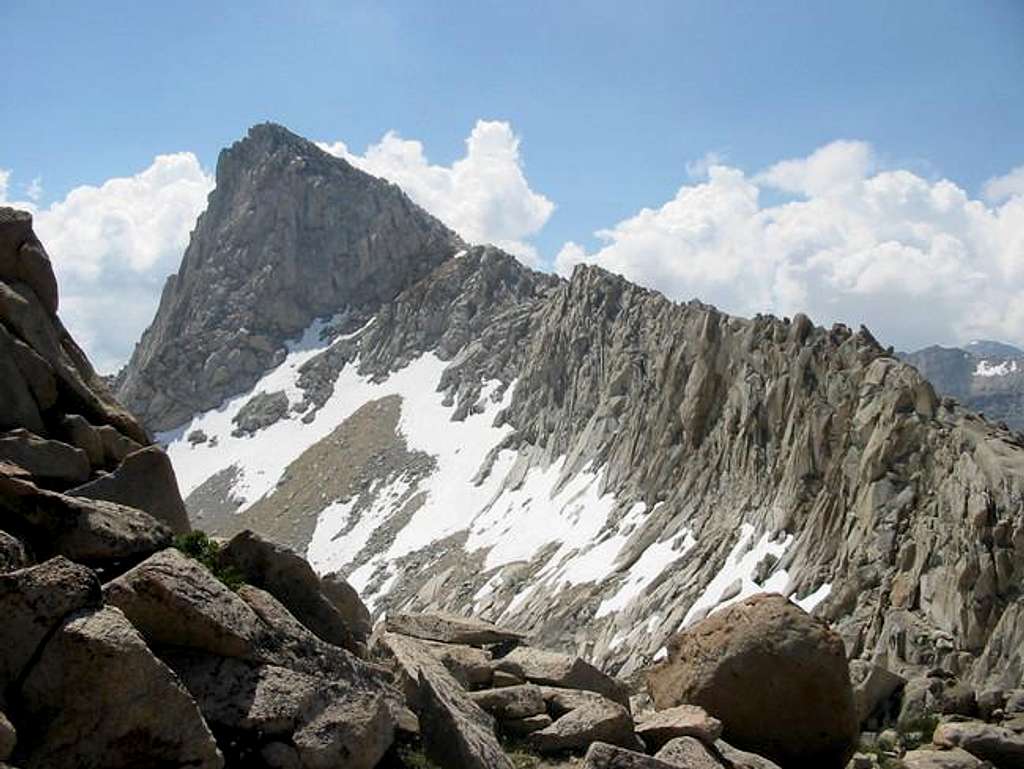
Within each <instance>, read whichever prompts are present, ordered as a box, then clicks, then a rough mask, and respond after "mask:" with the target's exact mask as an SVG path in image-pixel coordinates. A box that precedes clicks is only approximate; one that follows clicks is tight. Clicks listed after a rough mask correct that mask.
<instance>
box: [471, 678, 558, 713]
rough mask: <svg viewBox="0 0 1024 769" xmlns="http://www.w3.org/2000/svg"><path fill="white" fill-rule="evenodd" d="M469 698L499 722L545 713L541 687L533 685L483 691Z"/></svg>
mask: <svg viewBox="0 0 1024 769" xmlns="http://www.w3.org/2000/svg"><path fill="white" fill-rule="evenodd" d="M469 697H470V699H471V700H473V702H475V703H476V704H477V705H479V706H480V707H481V708H483V709H484V710H486V711H487V712H488V713H490V714H491V715H492V716H494V717H495V718H497V719H498V720H499V721H506V720H509V719H519V718H528V717H530V716H537V715H540V714H541V713H543V712H544V697H543V696H542V694H541V691H540V687H538V686H534V685H533V684H523V685H522V686H506V687H503V688H501V689H483V690H481V691H478V692H470V693H469Z"/></svg>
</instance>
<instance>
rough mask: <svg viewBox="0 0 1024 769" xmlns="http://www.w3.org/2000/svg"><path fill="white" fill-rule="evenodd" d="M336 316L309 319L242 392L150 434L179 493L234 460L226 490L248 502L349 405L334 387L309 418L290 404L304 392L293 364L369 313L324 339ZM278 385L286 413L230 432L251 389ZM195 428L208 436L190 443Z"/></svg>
mask: <svg viewBox="0 0 1024 769" xmlns="http://www.w3.org/2000/svg"><path fill="white" fill-rule="evenodd" d="M336 320H337V319H336V318H332V319H330V320H317V321H314V322H313V323H312V324H311V325H310V326H309V328H307V329H306V331H305V332H304V333H303V334H302V336H301V337H300V338H299V339H298V340H296V341H293V342H289V343H287V355H286V357H285V359H284V361H282V363H281V365H279V366H278V367H277V368H275V369H272V370H271V371H269V372H267V373H266V374H265V375H264V376H263V377H262V378H261V379H260V380H259V381H258V382H257V383H256V384H255V385H254V386H253V387H252V389H251V390H249V391H248V392H246V393H243V394H241V395H238V396H236V397H234V398H231V399H229V400H228V401H226V402H225V403H224V404H223V405H221V406H220V407H219V408H216V409H211V410H210V411H206V412H203V413H201V414H198V415H196V416H195V417H193V419H192V420H191V421H190V422H188V423H187V424H185V425H183V426H181V427H179V428H177V429H175V430H171V431H168V432H164V433H158V434H157V435H156V440H157V442H158V443H161V444H163V445H165V446H166V447H167V454H168V455H169V456H170V458H171V462H172V463H173V465H174V472H175V475H177V478H178V487H179V488H180V489H181V495H182V496H183V497H187V496H188V495H189V494H191V493H192V492H193V491H194V490H195V489H196V487H197V486H199V485H200V484H202V483H203V481H205V480H206V479H207V478H209V477H210V476H211V475H213V474H214V473H216V472H218V471H220V470H223V469H226V468H229V467H232V466H234V467H236V468H237V469H238V475H237V477H236V480H235V483H234V485H233V486H232V488H231V496H232V497H233V498H235V499H236V500H237V501H239V502H240V504H241V507H240V509H244V508H246V507H248V506H249V505H251V504H252V503H253V502H255V501H256V500H258V499H260V498H261V497H263V496H264V495H266V494H267V493H269V492H270V491H272V490H273V489H274V486H275V485H276V484H277V482H278V481H279V480H280V478H281V475H282V474H283V473H284V470H285V468H286V467H287V466H288V465H289V464H290V463H291V462H292V460H294V459H295V458H296V457H298V456H299V454H301V453H302V452H303V451H305V450H306V449H308V448H309V447H310V446H312V445H313V444H315V443H316V442H317V441H319V440H321V439H323V438H324V437H326V436H327V435H328V434H329V433H330V432H331V431H332V430H333V429H334V427H335V426H336V425H337V424H338V423H339V421H340V419H341V418H344V417H342V416H341V415H342V414H345V415H347V413H351V411H353V410H354V409H353V408H351V407H352V403H353V398H346V397H345V396H346V395H347V393H345V392H342V391H340V390H338V389H336V390H335V392H334V395H333V396H332V397H331V399H330V400H329V401H328V402H327V404H326V405H325V407H324V408H323V409H322V410H321V411H320V412H319V413H318V414H317V416H316V419H314V420H313V421H312V422H311V423H309V424H305V423H303V422H302V421H301V414H299V413H296V412H295V411H292V410H291V409H292V407H294V406H295V405H296V404H298V403H300V402H301V401H302V400H303V399H304V397H305V394H304V392H303V390H302V389H301V388H300V387H299V386H298V379H299V369H300V368H301V367H302V366H303V365H304V364H305V363H307V362H308V361H309V360H311V359H313V358H315V357H316V356H317V355H319V354H320V353H322V352H323V351H324V350H326V349H327V348H329V347H331V346H332V345H334V344H337V343H338V342H339V341H342V340H344V339H351V338H353V337H355V336H357V335H358V334H360V333H362V332H363V331H364V330H365V329H366V328H367V327H368V326H369V325H370V324H371V323H373V319H372V318H371V319H370V321H368V322H367V324H366V325H365V326H363V328H361V329H359V330H358V331H355V332H353V333H351V334H346V335H344V336H340V337H338V338H336V339H334V340H333V341H332V342H324V341H323V340H322V338H321V336H322V334H323V332H324V331H325V330H326V329H327V328H328V327H329V326H330V325H331V324H332V323H333V322H335V321H336ZM278 391H283V392H284V393H285V395H286V396H287V397H288V404H289V414H288V416H287V418H285V419H282V420H280V421H278V422H276V423H274V424H273V425H270V426H269V427H266V428H264V429H262V430H260V431H258V432H257V433H256V434H255V435H252V436H241V437H236V436H234V435H232V434H231V433H232V430H234V424H233V420H234V418H235V417H236V416H237V415H238V412H239V411H241V410H242V407H243V406H244V405H245V404H246V403H247V402H248V401H249V400H250V399H251V398H252V397H253V396H254V395H256V394H258V393H261V392H262V393H273V392H278ZM352 395H353V396H355V397H359V396H358V394H355V393H353V394H352ZM359 405H361V402H360V404H359ZM346 412H347V413H346ZM196 430H201V431H202V432H204V433H205V434H206V435H207V437H208V439H209V440H208V441H207V442H205V443H199V444H195V445H193V444H191V443H189V441H188V436H189V434H191V433H192V432H193V431H196Z"/></svg>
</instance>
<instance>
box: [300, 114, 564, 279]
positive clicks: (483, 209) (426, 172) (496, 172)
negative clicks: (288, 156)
mask: <svg viewBox="0 0 1024 769" xmlns="http://www.w3.org/2000/svg"><path fill="white" fill-rule="evenodd" d="M320 146H321V147H322V148H323V149H325V150H326V151H327V152H330V153H331V154H332V155H336V156H337V157H341V158H345V159H346V160H348V161H349V162H350V163H352V164H353V165H354V166H356V167H357V168H361V169H362V170H364V171H366V172H367V173H370V174H373V175H374V176H380V177H383V178H385V179H387V180H389V181H392V182H394V183H395V184H397V185H398V186H399V187H401V188H402V189H403V190H405V192H406V194H408V195H409V197H410V198H412V199H413V201H415V202H416V203H417V204H419V205H420V206H422V207H423V208H425V209H426V210H427V211H429V212H430V213H432V214H433V215H434V216H436V217H437V218H439V219H440V220H441V221H443V222H444V223H445V224H447V225H448V226H449V227H451V228H452V229H453V230H455V231H456V232H458V233H459V234H460V235H461V236H462V237H463V238H465V239H466V240H467V241H469V242H470V243H493V244H494V245H497V246H499V247H501V248H504V249H505V250H507V251H509V252H510V253H512V254H514V255H515V256H517V257H519V258H520V259H521V260H522V261H524V262H525V263H527V264H529V265H536V264H537V263H538V261H539V260H538V254H537V251H536V249H535V248H534V246H532V245H531V244H530V243H529V242H528V241H529V238H530V237H531V236H532V235H534V234H536V233H537V232H538V231H539V230H540V229H541V227H543V226H544V224H545V223H546V222H547V220H548V218H549V217H550V216H551V213H552V211H554V208H555V205H554V203H552V202H551V201H550V200H548V199H547V198H546V197H545V196H544V195H542V194H540V193H537V192H534V191H533V190H532V189H530V185H529V183H528V182H527V180H526V176H525V175H524V173H523V163H522V158H521V156H520V153H519V138H518V137H517V136H516V135H515V133H514V132H513V131H512V127H511V126H510V125H509V124H508V123H506V122H502V121H488V120H478V121H477V123H476V125H475V126H474V128H473V131H472V133H470V135H469V137H468V138H467V139H466V154H465V155H464V156H463V157H461V158H459V159H458V160H456V161H455V162H454V163H452V165H451V166H443V165H436V164H432V163H430V162H429V160H428V159H427V156H426V154H425V153H424V151H423V145H422V144H421V143H420V142H418V141H415V140H413V139H403V138H402V137H401V136H399V135H398V134H397V133H395V132H394V131H389V132H388V133H387V134H385V135H384V137H383V138H382V139H381V140H380V141H379V142H378V143H376V144H373V145H371V146H370V147H368V148H367V150H366V152H365V153H363V154H362V155H359V154H356V153H353V152H352V151H351V150H350V149H349V148H348V147H347V146H346V145H345V144H344V142H340V141H339V142H333V143H321V144H320Z"/></svg>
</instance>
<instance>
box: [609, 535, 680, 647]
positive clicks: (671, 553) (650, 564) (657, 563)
mask: <svg viewBox="0 0 1024 769" xmlns="http://www.w3.org/2000/svg"><path fill="white" fill-rule="evenodd" d="M679 539H680V537H676V538H674V539H672V540H670V541H668V542H655V543H654V544H652V545H649V546H648V547H647V549H646V550H644V552H643V554H642V555H641V556H640V557H639V558H638V559H637V560H636V562H635V563H634V564H633V565H632V566H630V567H629V571H628V572H627V573H626V579H625V580H624V581H623V583H622V585H621V586H620V587H619V589H618V592H616V593H615V595H613V596H611V597H610V598H606V599H605V600H604V601H602V602H601V605H600V606H598V607H597V613H596V614H595V615H594V617H595V619H599V618H601V617H604V616H606V615H608V614H611V613H612V612H617V611H621V610H622V609H624V608H626V606H627V605H628V604H629V602H630V601H632V600H633V599H634V598H636V597H637V596H639V595H640V594H641V593H642V592H643V591H644V589H645V588H646V587H647V586H648V585H650V584H651V583H652V582H654V580H656V579H657V578H658V577H660V576H661V574H662V572H664V571H665V569H667V568H668V567H669V566H671V565H672V564H673V563H675V562H676V561H678V560H679V559H680V558H682V557H683V556H684V555H685V554H686V553H687V552H689V551H690V550H691V549H692V548H693V547H694V546H695V545H696V544H697V540H695V539H694V538H693V534H692V533H691V532H690V531H686V532H685V533H684V535H683V536H682V542H681V543H679V546H678V549H677V547H676V543H677V542H678V541H679ZM648 632H650V631H648Z"/></svg>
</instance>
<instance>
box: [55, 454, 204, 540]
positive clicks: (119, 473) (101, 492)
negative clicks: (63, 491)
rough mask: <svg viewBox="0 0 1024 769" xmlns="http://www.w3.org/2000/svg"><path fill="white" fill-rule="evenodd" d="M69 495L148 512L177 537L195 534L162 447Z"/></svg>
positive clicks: (132, 457) (128, 460)
mask: <svg viewBox="0 0 1024 769" xmlns="http://www.w3.org/2000/svg"><path fill="white" fill-rule="evenodd" d="M68 494H71V495H72V496H76V497H88V498H89V499H105V500H107V501H108V502H117V503H118V504H121V505H128V506H129V507H135V508H138V509H139V510H145V511H146V512H147V513H149V514H150V515H152V516H153V517H154V518H156V519H157V520H158V521H161V522H162V523H164V524H165V525H166V526H167V527H168V528H169V529H170V530H171V531H172V532H173V533H175V534H185V533H187V532H189V531H191V526H189V522H188V513H187V512H186V511H185V503H184V502H183V501H182V499H181V494H180V493H179V492H178V481H177V478H175V475H174V468H173V467H171V460H170V459H169V458H168V456H167V454H165V453H164V450H163V449H161V448H160V447H159V446H147V447H145V448H143V449H139V450H138V451H133V452H132V453H131V454H129V455H128V456H126V457H125V458H124V461H122V462H121V464H120V466H119V467H118V468H117V469H116V470H114V471H113V472H112V473H108V474H107V475H104V476H101V477H99V478H96V479H95V480H92V481H89V482H88V483H85V484H83V485H81V486H77V487H76V488H73V489H71V490H69V491H68Z"/></svg>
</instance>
